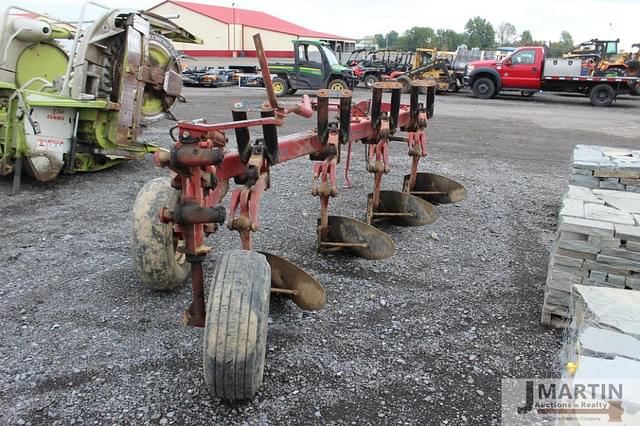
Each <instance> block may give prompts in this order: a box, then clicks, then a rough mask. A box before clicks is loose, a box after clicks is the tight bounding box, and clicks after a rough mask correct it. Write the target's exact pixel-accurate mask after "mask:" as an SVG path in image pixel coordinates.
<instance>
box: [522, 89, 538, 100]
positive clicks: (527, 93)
mask: <svg viewBox="0 0 640 426" xmlns="http://www.w3.org/2000/svg"><path fill="white" fill-rule="evenodd" d="M535 94H536V92H535V91H533V90H521V91H520V96H522V97H524V98H530V97H532V96H533V95H535Z"/></svg>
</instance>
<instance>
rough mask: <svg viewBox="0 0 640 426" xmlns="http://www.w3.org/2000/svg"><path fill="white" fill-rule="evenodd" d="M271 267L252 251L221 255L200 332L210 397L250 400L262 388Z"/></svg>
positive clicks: (205, 377)
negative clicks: (202, 332) (202, 335)
mask: <svg viewBox="0 0 640 426" xmlns="http://www.w3.org/2000/svg"><path fill="white" fill-rule="evenodd" d="M270 292H271V267H270V266H269V263H267V259H266V258H265V257H264V256H263V255H261V254H259V253H256V252H254V251H247V250H232V251H228V252H226V253H225V254H224V256H222V259H221V260H220V263H219V264H218V267H217V268H216V272H215V274H214V276H213V278H212V280H211V285H210V288H209V299H208V302H207V312H206V315H207V316H206V323H205V328H204V342H203V351H204V356H203V363H204V368H203V370H204V380H205V383H206V384H207V388H208V389H209V393H210V394H211V396H213V397H215V398H222V399H225V400H228V401H237V400H246V399H252V398H253V397H254V396H255V394H256V393H257V392H258V389H259V388H260V385H261V384H262V377H263V373H264V364H265V355H266V349H267V325H268V321H269V295H270Z"/></svg>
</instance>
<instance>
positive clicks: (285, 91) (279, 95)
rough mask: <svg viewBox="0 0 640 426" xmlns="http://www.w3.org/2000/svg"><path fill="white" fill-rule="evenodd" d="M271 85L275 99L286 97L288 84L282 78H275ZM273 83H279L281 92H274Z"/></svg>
mask: <svg viewBox="0 0 640 426" xmlns="http://www.w3.org/2000/svg"><path fill="white" fill-rule="evenodd" d="M271 83H272V84H273V85H274V87H273V91H274V92H275V94H276V96H277V97H282V96H284V95H286V94H287V93H288V92H289V83H288V82H287V80H285V79H284V78H281V77H275V78H274V79H273V80H271ZM275 83H281V84H282V91H277V90H276V88H275Z"/></svg>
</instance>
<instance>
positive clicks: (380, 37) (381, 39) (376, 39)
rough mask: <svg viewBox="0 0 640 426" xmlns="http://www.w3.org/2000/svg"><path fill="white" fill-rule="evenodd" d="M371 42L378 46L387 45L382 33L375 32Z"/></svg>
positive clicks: (383, 46)
mask: <svg viewBox="0 0 640 426" xmlns="http://www.w3.org/2000/svg"><path fill="white" fill-rule="evenodd" d="M373 42H374V43H375V44H377V45H378V47H379V48H385V47H387V40H385V38H384V35H382V34H376V35H374V36H373Z"/></svg>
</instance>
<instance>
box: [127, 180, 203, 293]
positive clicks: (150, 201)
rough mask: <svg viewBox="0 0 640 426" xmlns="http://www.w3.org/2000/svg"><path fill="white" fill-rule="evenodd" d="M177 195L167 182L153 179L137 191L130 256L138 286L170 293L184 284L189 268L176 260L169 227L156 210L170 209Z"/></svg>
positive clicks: (185, 263)
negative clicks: (140, 284) (138, 281)
mask: <svg viewBox="0 0 640 426" xmlns="http://www.w3.org/2000/svg"><path fill="white" fill-rule="evenodd" d="M177 202H178V192H177V191H176V190H175V189H173V188H172V187H171V185H170V180H169V178H165V177H162V178H156V179H153V180H151V181H149V182H147V183H146V184H145V185H144V186H143V187H142V188H141V189H140V191H138V195H137V196H136V200H135V202H134V203H133V220H132V227H131V240H130V246H131V255H132V257H133V268H134V270H135V271H136V274H137V275H138V277H139V278H140V281H141V282H142V284H143V285H144V286H145V287H146V288H149V289H151V290H171V289H174V288H176V287H178V286H180V285H181V284H182V283H184V281H185V280H186V278H187V276H188V275H189V271H190V264H189V263H188V262H186V261H184V260H183V261H182V262H179V261H178V260H176V251H175V241H174V238H173V225H172V224H170V223H162V222H160V217H159V216H160V209H162V208H163V207H167V208H173V207H175V205H176V204H177Z"/></svg>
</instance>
